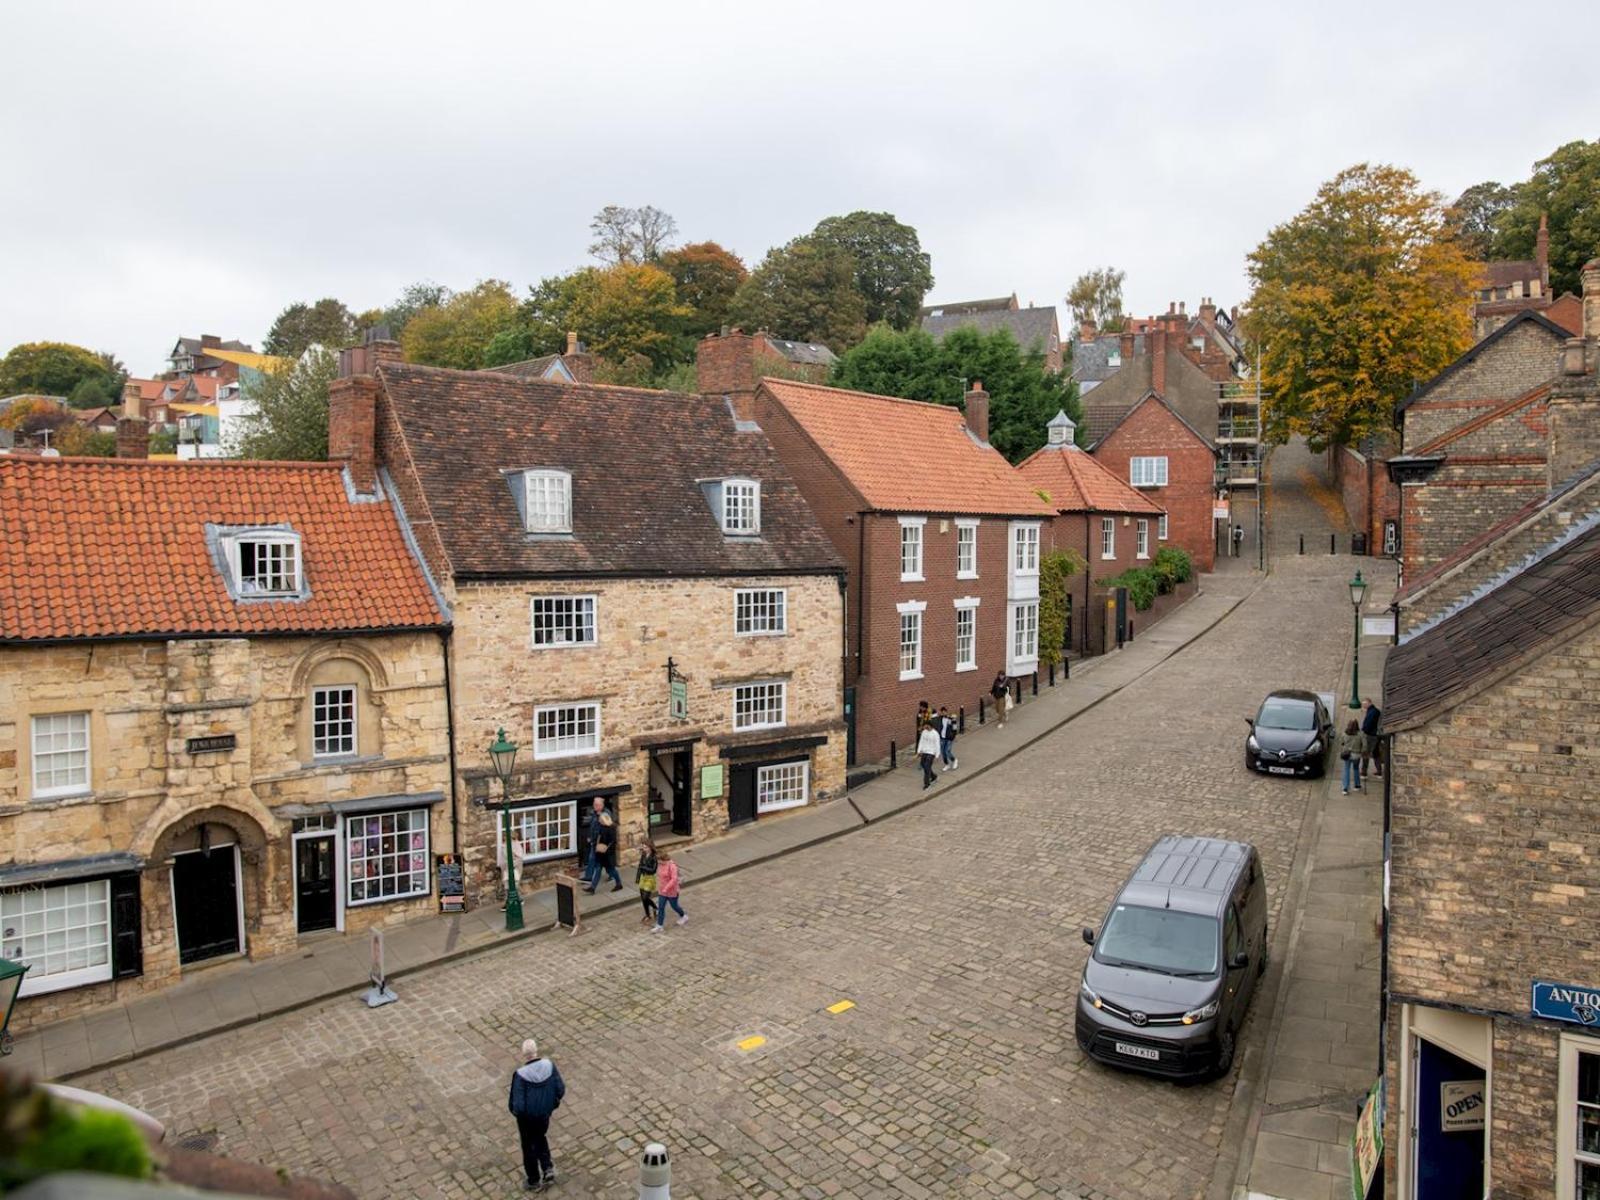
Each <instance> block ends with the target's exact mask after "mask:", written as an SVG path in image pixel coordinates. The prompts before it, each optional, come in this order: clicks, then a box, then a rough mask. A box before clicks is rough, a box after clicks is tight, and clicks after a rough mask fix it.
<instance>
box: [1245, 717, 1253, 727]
mask: <svg viewBox="0 0 1600 1200" xmlns="http://www.w3.org/2000/svg"><path fill="white" fill-rule="evenodd" d="M1244 723H1245V724H1246V725H1248V726H1250V728H1251V729H1254V728H1255V727H1256V719H1255V718H1254V717H1246V718H1245V719H1244Z"/></svg>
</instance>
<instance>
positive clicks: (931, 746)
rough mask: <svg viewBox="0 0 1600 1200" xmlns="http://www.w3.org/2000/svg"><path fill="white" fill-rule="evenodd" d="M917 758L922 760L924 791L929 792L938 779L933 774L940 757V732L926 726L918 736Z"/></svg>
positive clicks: (930, 726)
mask: <svg viewBox="0 0 1600 1200" xmlns="http://www.w3.org/2000/svg"><path fill="white" fill-rule="evenodd" d="M917 757H918V758H919V759H921V760H922V790H923V791H927V790H928V789H929V788H931V787H932V786H933V784H934V781H935V780H936V779H937V778H938V776H937V775H935V774H934V773H933V760H934V759H936V758H938V757H939V731H938V730H937V729H935V728H934V727H933V726H932V725H924V726H923V727H922V732H921V733H919V734H917Z"/></svg>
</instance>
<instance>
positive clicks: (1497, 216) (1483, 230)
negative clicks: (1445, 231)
mask: <svg viewBox="0 0 1600 1200" xmlns="http://www.w3.org/2000/svg"><path fill="white" fill-rule="evenodd" d="M1516 195H1517V194H1516V190H1515V189H1514V188H1508V187H1506V186H1505V185H1504V184H1502V183H1493V182H1490V183H1475V184H1473V185H1472V186H1471V187H1469V188H1468V189H1467V190H1466V191H1464V192H1462V193H1461V195H1459V196H1457V197H1456V200H1455V203H1454V204H1452V205H1451V206H1450V227H1451V228H1452V229H1453V230H1454V231H1455V235H1456V237H1458V238H1459V239H1460V240H1461V243H1462V245H1463V246H1464V247H1465V248H1466V251H1467V253H1468V254H1469V255H1471V256H1472V257H1473V258H1477V259H1488V258H1490V257H1491V256H1492V255H1493V252H1494V239H1495V235H1496V233H1497V232H1498V231H1499V228H1500V220H1501V217H1502V216H1503V215H1504V213H1505V211H1506V209H1508V208H1510V207H1511V205H1512V203H1513V202H1514V201H1515V200H1516Z"/></svg>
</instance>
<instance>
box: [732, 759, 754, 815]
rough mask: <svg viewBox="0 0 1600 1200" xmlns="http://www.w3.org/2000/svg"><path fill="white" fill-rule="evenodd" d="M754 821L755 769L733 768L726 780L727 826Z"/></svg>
mask: <svg viewBox="0 0 1600 1200" xmlns="http://www.w3.org/2000/svg"><path fill="white" fill-rule="evenodd" d="M755 819H756V769H755V768H754V767H734V768H733V770H732V771H731V772H729V780H728V824H729V825H743V824H744V823H745V822H746V821H754V820H755Z"/></svg>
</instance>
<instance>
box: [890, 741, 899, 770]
mask: <svg viewBox="0 0 1600 1200" xmlns="http://www.w3.org/2000/svg"><path fill="white" fill-rule="evenodd" d="M899 765H900V763H899V760H898V759H897V758H896V757H895V750H894V739H893V738H890V739H889V770H891V771H892V770H894V769H895V768H896V767H897V766H899Z"/></svg>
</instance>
